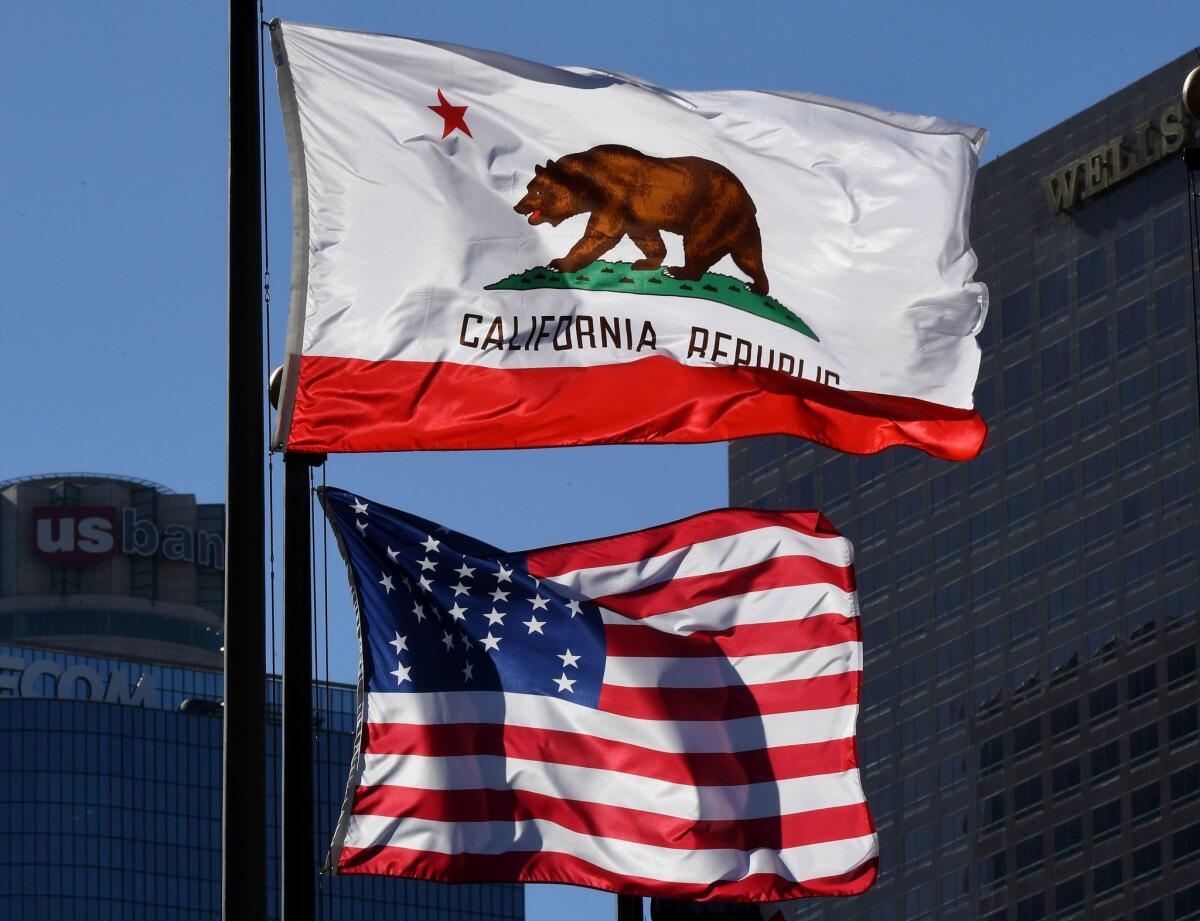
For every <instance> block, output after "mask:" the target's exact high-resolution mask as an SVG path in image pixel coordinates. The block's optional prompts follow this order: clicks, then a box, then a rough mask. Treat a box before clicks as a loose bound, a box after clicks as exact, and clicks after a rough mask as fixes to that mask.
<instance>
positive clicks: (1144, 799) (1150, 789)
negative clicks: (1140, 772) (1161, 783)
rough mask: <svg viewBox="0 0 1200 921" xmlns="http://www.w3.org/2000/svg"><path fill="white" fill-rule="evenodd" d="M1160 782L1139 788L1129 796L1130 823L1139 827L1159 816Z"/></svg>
mask: <svg viewBox="0 0 1200 921" xmlns="http://www.w3.org/2000/svg"><path fill="white" fill-rule="evenodd" d="M1159 812H1160V808H1159V795H1158V781H1157V780H1156V781H1154V782H1153V783H1149V784H1146V785H1145V786H1144V787H1138V788H1137V789H1136V790H1134V791H1133V792H1132V793H1130V794H1129V821H1130V823H1131V824H1132V825H1134V826H1137V825H1141V824H1143V823H1145V822H1150V821H1153V820H1154V819H1157V818H1158V816H1159Z"/></svg>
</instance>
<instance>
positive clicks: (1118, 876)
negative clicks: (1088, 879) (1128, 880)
mask: <svg viewBox="0 0 1200 921" xmlns="http://www.w3.org/2000/svg"><path fill="white" fill-rule="evenodd" d="M1123 883H1124V873H1123V868H1122V858H1120V857H1118V858H1117V859H1116V860H1110V861H1109V862H1108V863H1105V864H1101V865H1100V866H1098V867H1096V869H1095V870H1093V871H1092V892H1093V893H1094V894H1095V897H1096V899H1097V900H1099V899H1101V898H1103V897H1105V896H1109V895H1115V894H1116V890H1118V889H1120V888H1121V885H1122V884H1123Z"/></svg>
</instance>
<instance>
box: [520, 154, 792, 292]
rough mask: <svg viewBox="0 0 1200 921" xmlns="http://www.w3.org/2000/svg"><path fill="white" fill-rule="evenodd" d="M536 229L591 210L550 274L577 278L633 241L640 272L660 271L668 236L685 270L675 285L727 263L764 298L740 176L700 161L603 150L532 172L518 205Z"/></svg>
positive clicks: (756, 241)
mask: <svg viewBox="0 0 1200 921" xmlns="http://www.w3.org/2000/svg"><path fill="white" fill-rule="evenodd" d="M513 210H514V211H516V212H517V213H518V214H524V215H528V217H529V223H530V224H545V223H548V224H550V225H551V226H555V227H557V226H558V225H559V224H560V223H562V221H564V220H566V219H567V218H569V217H574V216H575V215H577V214H583V213H584V212H585V211H586V212H590V213H591V217H590V218H589V219H588V223H587V229H586V230H585V231H584V233H583V236H582V237H581V238H580V240H579V242H578V243H576V244H575V245H574V246H572V247H571V251H570V252H569V253H567V255H565V256H563V257H561V258H559V259H552V260H551V261H550V263H549V268H551V269H554V270H555V271H559V272H578V271H579V270H580V269H582V268H583V267H584V266H587V265H590V264H591V263H593V262H594V261H595V260H596V259H598V258H600V257H601V256H603V255H604V254H605V253H607V252H608V251H609V250H610V249H612V248H613V247H614V246H616V245H617V244H618V243H619V242H620V241H621V238H622V237H625V236H628V237H629V239H631V240H632V241H633V242H634V244H635V245H636V246H637V247H638V249H640V250H641V251H642V252H643V253H645V255H646V258H644V259H639V260H638V261H637V262H635V263H634V264H633V267H634V268H635V269H657V268H658V267H659V266H661V265H662V262H663V259H664V258H665V257H666V255H667V247H666V244H664V243H663V239H662V233H661V232H662V231H664V230H665V231H668V232H669V233H675V234H679V235H680V236H681V237H683V255H684V264H683V265H681V266H669V267H668V268H667V271H668V272H669V273H670V274H671V275H672V276H673V277H675V278H678V279H681V280H687V281H696V280H697V279H699V278H700V277H701V276H702V275H704V273H705V272H707V271H708V270H709V269H710V268H712V267H713V265H714V264H715V263H717V262H719V261H720V260H721V259H722V258H724V257H725V256H727V255H728V256H732V257H733V261H734V263H735V264H736V265H737V267H738V268H739V269H741V270H742V271H743V272H745V273H746V274H747V275H749V276H750V278H751V280H752V283H751V284H750V285H749V288H750V290H751V291H753V292H754V293H756V294H766V293H767V292H768V290H769V284H768V282H767V274H766V272H765V271H764V270H763V264H762V238H761V237H760V236H759V231H758V221H757V220H756V218H755V214H756V213H757V209H756V208H755V207H754V201H753V199H751V198H750V193H748V192H747V191H746V187H745V186H743V185H742V183H741V182H740V181H739V180H738V178H737V176H735V175H734V174H733V173H731V172H730V171H729V170H728V169H726V168H725V167H723V166H721V165H720V164H719V163H714V162H713V161H712V160H705V159H703V158H701V157H651V156H647V155H646V154H644V153H642V152H641V151H639V150H634V149H633V148H632V147H625V146H622V145H620V144H603V145H601V146H599V147H593V148H591V149H590V150H585V151H582V152H581V153H573V154H567V155H566V156H564V157H560V158H559V159H558V160H549V161H547V162H546V165H545V166H541V165H538V166H535V167H534V177H533V179H532V180H530V182H529V185H528V187H527V189H526V192H525V196H524V197H523V198H522V199H521V200H520V201H519V202H517V204H516V205H514V206H513Z"/></svg>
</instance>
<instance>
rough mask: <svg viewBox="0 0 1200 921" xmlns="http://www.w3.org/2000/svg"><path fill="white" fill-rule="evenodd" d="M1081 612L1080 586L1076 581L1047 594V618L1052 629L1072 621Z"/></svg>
mask: <svg viewBox="0 0 1200 921" xmlns="http://www.w3.org/2000/svg"><path fill="white" fill-rule="evenodd" d="M1078 612H1079V587H1078V586H1077V585H1075V584H1074V583H1072V584H1070V585H1064V586H1062V588H1057V589H1055V590H1054V591H1052V592H1050V593H1049V594H1048V595H1047V596H1046V620H1047V622H1048V623H1049V625H1050V629H1054V628H1055V627H1061V626H1062V625H1063V624H1067V623H1070V622H1071V621H1073V620H1074V619H1075V617H1076V615H1077V614H1078Z"/></svg>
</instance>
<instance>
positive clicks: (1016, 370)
mask: <svg viewBox="0 0 1200 921" xmlns="http://www.w3.org/2000/svg"><path fill="white" fill-rule="evenodd" d="M1032 403H1033V360H1032V359H1030V358H1026V359H1024V360H1022V361H1019V362H1017V363H1016V364H1015V365H1009V366H1008V367H1007V368H1005V369H1004V409H1005V411H1006V412H1008V413H1015V412H1018V411H1020V410H1022V409H1025V408H1027V407H1028V406H1030V405H1032Z"/></svg>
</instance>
